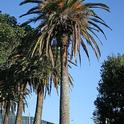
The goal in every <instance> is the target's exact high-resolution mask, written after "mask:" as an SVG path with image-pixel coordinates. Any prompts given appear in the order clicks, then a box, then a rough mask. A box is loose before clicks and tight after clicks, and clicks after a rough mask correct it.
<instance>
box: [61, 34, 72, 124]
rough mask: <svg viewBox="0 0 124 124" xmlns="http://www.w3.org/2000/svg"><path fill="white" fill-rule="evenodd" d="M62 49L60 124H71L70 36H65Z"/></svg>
mask: <svg viewBox="0 0 124 124" xmlns="http://www.w3.org/2000/svg"><path fill="white" fill-rule="evenodd" d="M61 41H62V47H61V85H60V122H59V124H70V117H69V116H70V115H69V79H68V61H67V57H68V56H67V47H68V46H67V41H68V36H66V35H63V37H62V39H61Z"/></svg>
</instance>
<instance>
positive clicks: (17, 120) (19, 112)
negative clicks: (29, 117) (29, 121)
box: [15, 95, 23, 124]
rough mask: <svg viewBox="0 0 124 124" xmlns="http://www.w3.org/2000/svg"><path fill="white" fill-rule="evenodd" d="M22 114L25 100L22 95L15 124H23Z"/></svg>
mask: <svg viewBox="0 0 124 124" xmlns="http://www.w3.org/2000/svg"><path fill="white" fill-rule="evenodd" d="M22 112H23V98H22V95H20V96H19V102H18V109H17V115H16V121H15V124H22Z"/></svg>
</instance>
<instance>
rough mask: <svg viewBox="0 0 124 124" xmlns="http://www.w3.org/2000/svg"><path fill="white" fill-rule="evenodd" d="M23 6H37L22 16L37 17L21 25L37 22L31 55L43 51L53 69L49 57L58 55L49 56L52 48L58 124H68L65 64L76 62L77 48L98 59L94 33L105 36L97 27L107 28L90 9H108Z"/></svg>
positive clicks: (61, 0)
mask: <svg viewBox="0 0 124 124" xmlns="http://www.w3.org/2000/svg"><path fill="white" fill-rule="evenodd" d="M26 3H35V4H36V3H37V6H35V7H33V8H31V9H30V10H29V11H28V12H27V13H26V14H24V15H22V16H25V15H29V14H37V16H35V17H34V18H31V19H30V20H28V21H27V22H25V23H30V22H35V21H40V24H39V26H38V29H40V30H39V32H38V33H39V35H37V36H38V40H37V41H36V44H35V45H34V47H33V51H32V55H33V54H34V53H35V52H36V51H37V49H39V55H42V53H43V52H44V51H46V55H47V56H48V57H49V58H50V59H51V62H52V64H53V66H54V61H55V60H54V58H53V56H54V55H53V54H57V53H58V51H56V52H53V51H52V48H53V47H54V46H56V47H58V48H59V50H60V54H61V55H60V56H61V57H60V58H61V88H60V124H70V121H69V79H68V60H69V59H73V58H76V55H77V53H78V54H79V58H80V56H81V55H80V46H82V48H83V49H84V51H85V53H86V55H87V57H88V58H89V53H88V48H87V45H86V43H88V45H90V46H91V48H92V49H93V51H94V52H95V55H96V57H97V58H99V56H100V49H99V46H98V44H97V42H96V38H98V36H97V34H96V32H101V33H102V34H103V35H104V36H105V33H104V31H103V30H102V29H101V28H100V27H99V24H101V25H104V26H105V27H108V25H107V24H106V23H105V22H104V21H103V20H102V19H101V18H100V17H99V16H98V15H97V14H96V13H95V11H94V9H95V8H100V9H103V10H106V11H109V7H108V6H107V5H105V4H102V3H85V1H84V0H82V1H80V0H54V1H53V0H46V1H41V0H24V1H23V2H22V3H21V5H22V4H26ZM108 28H109V27H108ZM94 36H95V37H96V38H94ZM105 37H106V36H105ZM98 39H99V38H98Z"/></svg>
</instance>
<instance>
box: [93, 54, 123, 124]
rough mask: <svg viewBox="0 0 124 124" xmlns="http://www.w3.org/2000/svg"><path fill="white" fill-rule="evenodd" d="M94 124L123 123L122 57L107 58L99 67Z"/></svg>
mask: <svg viewBox="0 0 124 124" xmlns="http://www.w3.org/2000/svg"><path fill="white" fill-rule="evenodd" d="M98 92H99V95H98V97H97V99H96V101H95V105H96V110H95V112H94V120H95V122H96V124H123V123H124V119H123V118H124V55H118V56H112V57H108V59H107V60H106V61H105V62H104V63H103V65H102V67H101V80H100V83H99V87H98Z"/></svg>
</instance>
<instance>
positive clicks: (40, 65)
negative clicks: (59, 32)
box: [28, 56, 59, 124]
mask: <svg viewBox="0 0 124 124" xmlns="http://www.w3.org/2000/svg"><path fill="white" fill-rule="evenodd" d="M34 60H35V61H33V63H30V66H29V67H28V68H30V69H28V70H30V74H29V75H30V77H31V80H30V83H31V85H32V87H33V89H34V91H35V92H36V94H37V104H36V110H35V117H34V122H33V123H34V124H41V120H42V108H43V101H44V96H45V94H46V93H47V92H48V94H50V92H51V85H52V83H54V86H55V88H56V89H57V87H58V84H59V74H58V73H57V71H56V69H58V71H59V66H58V67H57V68H53V67H52V65H51V63H50V61H49V60H48V59H47V57H46V56H42V59H41V60H38V61H36V60H37V59H36V58H35V59H34ZM29 61H31V59H30V60H29Z"/></svg>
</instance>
